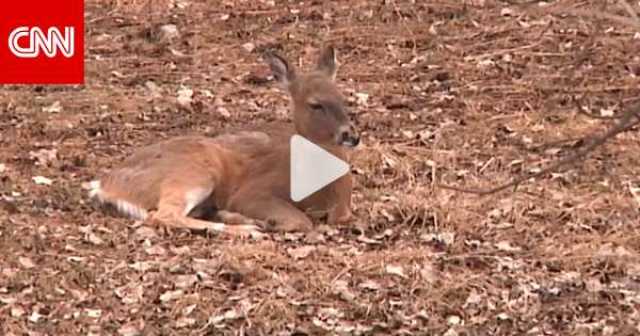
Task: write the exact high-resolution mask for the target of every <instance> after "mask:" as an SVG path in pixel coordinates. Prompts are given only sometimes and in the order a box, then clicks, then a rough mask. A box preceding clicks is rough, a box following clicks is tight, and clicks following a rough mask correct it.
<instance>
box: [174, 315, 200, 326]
mask: <svg viewBox="0 0 640 336" xmlns="http://www.w3.org/2000/svg"><path fill="white" fill-rule="evenodd" d="M194 324H196V319H194V318H190V317H181V318H179V319H178V320H177V321H176V327H177V328H185V327H189V326H192V325H194Z"/></svg>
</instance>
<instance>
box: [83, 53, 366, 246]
mask: <svg viewBox="0 0 640 336" xmlns="http://www.w3.org/2000/svg"><path fill="white" fill-rule="evenodd" d="M265 59H266V61H267V63H268V64H269V66H270V68H271V71H272V72H273V75H274V78H275V79H276V80H277V81H278V82H279V83H280V84H281V85H282V86H283V87H284V88H286V89H287V91H288V92H289V94H290V97H291V112H292V116H293V124H294V132H295V133H297V134H299V135H301V136H303V137H305V138H307V139H309V140H310V141H312V142H314V143H315V144H317V145H319V146H321V147H323V148H324V149H325V150H327V151H329V152H330V153H332V154H333V155H335V156H337V157H339V158H340V159H342V160H345V161H346V160H348V148H349V147H355V146H356V145H357V144H358V142H359V136H358V135H357V134H356V132H355V131H354V127H353V126H352V124H351V122H350V120H349V117H348V109H347V107H346V106H345V103H344V100H343V98H342V95H341V94H340V92H339V91H338V89H337V87H336V85H335V83H334V79H335V74H336V68H337V65H336V59H335V51H334V49H333V48H331V47H329V48H326V49H325V50H323V52H322V53H321V55H320V57H319V60H318V62H317V64H316V66H315V69H313V70H312V71H310V72H308V73H304V74H298V73H297V72H296V70H295V69H294V67H293V66H292V65H290V64H289V63H288V62H287V61H286V60H285V59H284V58H282V57H281V56H279V55H276V54H273V53H268V54H266V55H265ZM294 132H289V134H286V135H285V136H283V134H281V133H274V132H268V131H265V132H255V131H241V132H235V133H229V134H222V135H219V136H217V137H204V136H185V137H176V138H172V139H169V140H165V141H163V142H160V143H157V144H153V145H150V146H147V147H144V148H141V149H139V150H138V151H137V152H135V153H134V154H133V155H132V156H131V157H129V158H128V159H126V160H125V161H124V162H123V163H122V164H121V165H120V166H119V167H117V168H116V169H115V170H113V171H112V172H110V173H109V174H107V175H106V176H104V177H103V178H102V179H101V180H99V181H93V182H91V190H90V196H91V197H92V198H94V199H97V200H99V201H100V202H101V203H103V204H108V205H111V206H112V207H114V208H115V209H117V210H118V212H120V213H121V214H124V215H127V216H129V217H132V218H135V219H139V220H152V221H154V222H156V223H160V224H161V225H164V226H166V227H176V228H187V229H191V230H206V231H214V232H226V233H230V234H237V235H243V236H246V235H252V234H259V233H260V232H261V231H263V230H265V228H268V229H272V230H276V231H308V230H310V229H311V228H312V225H313V224H312V221H311V219H310V218H309V217H308V216H307V214H306V213H305V211H314V212H316V213H318V212H320V213H325V214H326V215H327V221H328V223H329V224H332V223H336V222H342V221H346V220H348V219H349V218H350V216H351V210H350V203H351V192H352V177H351V175H350V174H347V175H345V176H343V177H341V178H340V179H338V180H336V181H334V182H333V183H331V184H330V185H327V186H325V187H324V188H323V189H321V190H319V191H318V192H316V193H314V194H313V195H311V196H309V197H308V198H306V199H304V200H302V201H301V202H298V203H296V202H293V201H292V200H291V199H290V198H289V189H290V167H289V162H290V159H289V158H290V143H289V136H290V135H292V134H293V133H294ZM270 133H271V134H270ZM212 209H213V210H215V211H216V217H215V219H216V220H217V221H221V222H213V221H208V220H203V218H205V213H207V212H210V211H211V210H212Z"/></svg>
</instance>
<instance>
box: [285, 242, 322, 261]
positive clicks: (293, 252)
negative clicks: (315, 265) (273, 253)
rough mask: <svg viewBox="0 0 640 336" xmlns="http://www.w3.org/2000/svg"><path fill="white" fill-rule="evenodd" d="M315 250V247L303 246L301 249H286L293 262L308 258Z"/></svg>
mask: <svg viewBox="0 0 640 336" xmlns="http://www.w3.org/2000/svg"><path fill="white" fill-rule="evenodd" d="M315 250H316V247H315V246H311V245H305V246H301V247H295V248H294V247H292V248H288V249H287V253H288V254H289V256H291V257H292V258H293V259H295V260H299V259H304V258H306V257H308V256H309V255H310V254H311V253H312V252H313V251H315Z"/></svg>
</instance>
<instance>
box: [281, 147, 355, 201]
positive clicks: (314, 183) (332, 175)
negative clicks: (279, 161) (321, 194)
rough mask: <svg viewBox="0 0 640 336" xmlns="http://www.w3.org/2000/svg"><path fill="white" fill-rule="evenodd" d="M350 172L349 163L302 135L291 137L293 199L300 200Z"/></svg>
mask: <svg viewBox="0 0 640 336" xmlns="http://www.w3.org/2000/svg"><path fill="white" fill-rule="evenodd" d="M348 172H349V164H348V163H346V162H344V161H342V160H340V159H339V158H337V157H335V156H334V155H333V154H331V153H329V152H327V151H326V150H324V149H323V148H322V147H320V146H318V145H316V144H314V143H313V142H311V141H309V140H307V139H305V138H304V137H302V136H299V135H294V136H292V137H291V199H292V200H293V201H294V202H300V201H302V200H303V199H305V198H307V197H308V196H310V195H311V194H313V193H314V192H316V191H318V190H320V189H322V188H323V187H324V186H326V185H327V184H330V183H331V182H333V181H335V180H337V179H339V178H340V177H342V176H343V175H345V174H346V173H348Z"/></svg>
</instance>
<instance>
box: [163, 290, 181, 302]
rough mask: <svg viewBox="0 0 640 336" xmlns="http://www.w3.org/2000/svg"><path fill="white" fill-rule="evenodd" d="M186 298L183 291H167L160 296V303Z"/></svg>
mask: <svg viewBox="0 0 640 336" xmlns="http://www.w3.org/2000/svg"><path fill="white" fill-rule="evenodd" d="M183 296H184V292H183V291H182V290H175V291H167V292H164V293H163V294H162V295H160V301H162V302H169V301H173V300H176V299H178V298H181V297H183Z"/></svg>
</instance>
